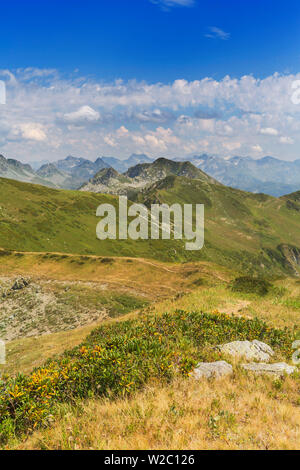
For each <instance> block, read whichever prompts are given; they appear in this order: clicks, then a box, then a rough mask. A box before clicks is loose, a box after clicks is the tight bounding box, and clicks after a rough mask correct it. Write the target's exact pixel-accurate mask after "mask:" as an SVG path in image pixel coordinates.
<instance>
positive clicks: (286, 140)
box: [279, 136, 295, 145]
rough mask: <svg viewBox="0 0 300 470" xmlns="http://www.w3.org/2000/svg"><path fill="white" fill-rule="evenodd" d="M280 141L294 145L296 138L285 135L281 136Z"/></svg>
mask: <svg viewBox="0 0 300 470" xmlns="http://www.w3.org/2000/svg"><path fill="white" fill-rule="evenodd" d="M279 142H280V143H281V144H289V145H293V144H294V143H295V141H294V139H292V138H291V137H285V136H282V137H280V139H279Z"/></svg>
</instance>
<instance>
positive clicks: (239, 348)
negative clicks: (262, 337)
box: [217, 339, 274, 362]
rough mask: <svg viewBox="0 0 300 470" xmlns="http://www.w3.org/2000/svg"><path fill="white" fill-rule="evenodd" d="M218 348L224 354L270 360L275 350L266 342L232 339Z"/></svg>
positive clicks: (250, 359) (252, 359) (256, 359)
mask: <svg viewBox="0 0 300 470" xmlns="http://www.w3.org/2000/svg"><path fill="white" fill-rule="evenodd" d="M217 348H218V349H219V350H220V351H221V352H222V353H224V354H229V355H230V356H235V357H243V358H245V359H247V360H249V361H264V362H269V360H270V358H271V356H273V355H274V351H273V349H272V348H270V346H268V345H267V344H266V343H263V342H261V341H258V340H257V339H255V340H253V341H232V342H231V343H226V344H222V345H220V346H217Z"/></svg>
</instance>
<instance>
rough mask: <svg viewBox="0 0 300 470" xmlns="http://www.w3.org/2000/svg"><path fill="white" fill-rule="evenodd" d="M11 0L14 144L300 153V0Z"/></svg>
mask: <svg viewBox="0 0 300 470" xmlns="http://www.w3.org/2000/svg"><path fill="white" fill-rule="evenodd" d="M2 3H3V4H2V5H1V19H2V21H1V41H0V57H1V61H0V68H1V71H0V75H1V77H0V78H1V79H2V80H4V81H5V82H6V85H7V104H6V105H1V107H0V152H1V153H3V154H4V155H6V156H8V157H11V158H14V157H15V158H20V159H22V160H24V161H33V160H36V159H44V158H45V159H50V160H55V159H57V158H62V157H64V156H66V154H68V153H72V154H75V155H81V156H85V157H87V158H92V159H93V158H96V157H98V156H99V155H101V154H106V155H115V156H120V157H126V156H128V154H130V153H132V152H137V153H139V152H145V153H148V154H149V155H151V156H162V155H164V156H173V155H174V156H182V155H185V154H186V155H187V154H190V153H194V154H199V153H202V152H207V153H217V154H220V155H224V156H228V155H231V154H240V155H242V156H243V155H245V156H246V155H251V156H253V157H255V158H259V157H261V156H264V155H266V154H272V155H274V156H277V157H279V158H284V159H294V158H300V152H299V149H300V147H299V145H300V141H299V137H298V136H299V130H300V120H299V108H300V105H295V104H293V103H291V95H292V88H291V87H292V84H293V83H294V82H295V80H299V79H300V76H299V72H300V47H299V46H300V41H299V39H300V2H299V0H286V1H282V0H226V1H225V0H98V1H96V0H84V1H83V0H72V1H71V0H69V1H67V0H63V1H62V0H61V1H57V0H51V1H49V0H43V1H40V0H39V1H37V0H35V1H33V0H27V1H26V2H25V1H24V0H22V1H20V0H19V1H16V0H11V1H10V2H5V3H4V2H2ZM175 154H176V155H175Z"/></svg>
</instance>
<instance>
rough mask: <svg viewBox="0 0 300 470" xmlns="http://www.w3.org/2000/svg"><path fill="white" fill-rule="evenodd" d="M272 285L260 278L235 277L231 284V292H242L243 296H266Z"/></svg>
mask: <svg viewBox="0 0 300 470" xmlns="http://www.w3.org/2000/svg"><path fill="white" fill-rule="evenodd" d="M271 288H272V284H271V283H270V282H269V281H266V280H265V279H262V278H256V277H251V276H242V277H237V278H236V279H235V280H234V281H233V283H232V284H231V290H232V291H233V292H243V293H244V294H256V295H260V296H263V295H267V294H268V292H269V291H270V289H271Z"/></svg>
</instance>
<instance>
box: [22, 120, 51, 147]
mask: <svg viewBox="0 0 300 470" xmlns="http://www.w3.org/2000/svg"><path fill="white" fill-rule="evenodd" d="M15 135H21V137H22V138H23V139H24V140H35V141H37V142H43V141H44V140H46V139H47V136H46V134H45V131H44V129H43V126H41V125H40V124H37V123H34V122H28V123H24V124H20V125H19V126H17V127H16V128H15Z"/></svg>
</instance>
